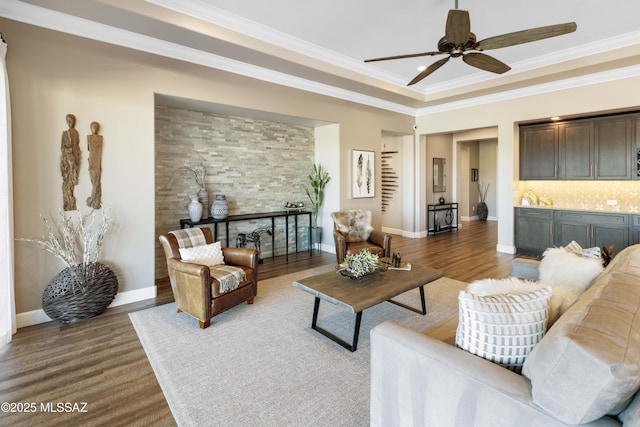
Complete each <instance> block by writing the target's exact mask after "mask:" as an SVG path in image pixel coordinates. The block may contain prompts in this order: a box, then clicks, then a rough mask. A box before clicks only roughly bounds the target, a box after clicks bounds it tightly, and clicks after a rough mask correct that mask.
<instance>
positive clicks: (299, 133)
mask: <svg viewBox="0 0 640 427" xmlns="http://www.w3.org/2000/svg"><path fill="white" fill-rule="evenodd" d="M155 113H156V117H155V124H156V128H155V135H156V145H155V148H156V149H155V160H156V167H155V170H156V174H155V177H156V182H155V188H156V209H155V211H156V220H155V224H156V234H157V235H158V234H164V233H166V232H168V231H171V230H175V229H177V228H180V219H183V218H188V214H187V205H188V204H189V202H190V197H191V196H193V195H195V194H196V193H197V190H198V187H197V186H196V185H195V184H194V182H193V180H192V179H191V178H189V177H188V176H185V175H184V174H183V173H181V172H179V171H178V169H179V168H180V166H183V165H188V164H189V163H190V162H191V163H196V164H197V163H199V162H200V161H204V163H205V164H206V169H207V178H206V187H207V191H208V193H209V202H210V203H212V202H213V200H214V197H215V195H216V194H224V195H225V196H226V198H227V202H228V204H229V214H230V215H239V214H248V213H261V212H272V211H278V210H282V207H283V206H284V204H285V202H287V201H302V202H304V203H305V205H306V206H309V200H308V198H307V196H306V194H305V192H304V188H305V187H306V186H307V183H308V178H307V177H308V175H309V173H310V172H311V170H312V168H313V162H314V145H315V143H314V129H313V128H311V127H305V126H298V125H291V124H285V123H276V122H271V121H263V120H255V119H250V118H244V117H232V116H222V115H217V114H213V113H207V112H198V111H189V110H183V109H177V108H170V107H163V106H156V108H155ZM293 223H294V221H293V218H291V219H290V226H289V232H290V235H291V237H290V239H289V250H290V251H294V250H295V242H294V239H293V233H294V232H295V229H294V225H293ZM263 226H268V227H270V226H271V220H260V221H252V222H244V221H243V222H232V223H231V224H230V229H229V246H235V242H236V236H237V234H238V233H249V232H251V231H252V230H254V229H256V228H258V227H263ZM307 227H308V220H307V217H300V221H299V224H298V229H299V247H298V248H299V249H306V248H307V247H308V246H307V242H308V240H307V236H308V234H307ZM218 232H219V235H218V237H219V240H221V241H222V244H223V246H225V243H226V242H225V239H226V234H225V227H224V226H218ZM284 240H285V234H284V218H279V219H277V220H276V242H275V247H276V251H275V253H276V255H282V254H284V251H285V243H284ZM261 242H262V247H261V249H262V254H263V257H265V256H266V257H269V256H271V255H272V254H273V251H272V247H271V238H270V237H269V236H267V235H263V236H262V240H261ZM155 272H156V279H159V278H164V277H167V270H166V259H165V257H164V253H163V251H162V248H161V246H160V244H159V243H158V242H156V268H155Z"/></svg>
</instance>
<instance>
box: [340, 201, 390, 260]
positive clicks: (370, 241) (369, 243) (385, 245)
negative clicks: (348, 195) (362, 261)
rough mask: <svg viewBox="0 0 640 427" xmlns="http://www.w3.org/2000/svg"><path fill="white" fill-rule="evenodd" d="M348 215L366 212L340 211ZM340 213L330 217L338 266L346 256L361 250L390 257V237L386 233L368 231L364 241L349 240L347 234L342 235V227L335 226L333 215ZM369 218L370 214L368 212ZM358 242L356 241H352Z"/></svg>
mask: <svg viewBox="0 0 640 427" xmlns="http://www.w3.org/2000/svg"><path fill="white" fill-rule="evenodd" d="M342 212H346V213H347V214H349V213H350V212H353V213H354V214H355V215H358V213H359V212H367V211H342ZM339 213H340V212H334V213H333V214H332V217H333V218H334V223H333V240H334V242H335V245H336V261H337V262H338V264H340V263H341V262H342V261H344V258H345V257H346V256H347V254H350V253H356V252H359V251H361V250H362V249H365V248H367V249H369V251H370V252H371V253H373V254H377V255H378V256H380V257H381V258H382V257H391V235H390V234H387V233H383V232H381V231H378V230H373V229H372V230H370V234H369V237H368V238H367V239H366V240H358V239H353V238H349V236H348V234H349V233H344V227H339V226H338V225H337V224H336V218H337V216H336V215H334V214H339ZM368 215H369V216H370V212H368ZM339 228H342V230H343V231H340V230H339ZM353 240H358V241H353Z"/></svg>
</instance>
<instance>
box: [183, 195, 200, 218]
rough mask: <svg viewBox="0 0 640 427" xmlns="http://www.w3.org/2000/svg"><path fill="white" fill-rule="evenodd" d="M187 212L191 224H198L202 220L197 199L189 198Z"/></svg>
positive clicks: (195, 197)
mask: <svg viewBox="0 0 640 427" xmlns="http://www.w3.org/2000/svg"><path fill="white" fill-rule="evenodd" d="M187 211H188V212H189V219H190V220H191V221H193V222H198V221H200V219H202V204H200V202H199V201H198V197H197V196H194V197H192V198H191V203H189V205H188V206H187Z"/></svg>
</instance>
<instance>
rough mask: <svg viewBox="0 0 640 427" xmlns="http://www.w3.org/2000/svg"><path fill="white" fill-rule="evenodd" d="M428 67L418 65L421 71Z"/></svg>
mask: <svg viewBox="0 0 640 427" xmlns="http://www.w3.org/2000/svg"><path fill="white" fill-rule="evenodd" d="M426 69H427V67H426V66H424V65H421V66H419V67H418V71H420V72H422V71H424V70H426Z"/></svg>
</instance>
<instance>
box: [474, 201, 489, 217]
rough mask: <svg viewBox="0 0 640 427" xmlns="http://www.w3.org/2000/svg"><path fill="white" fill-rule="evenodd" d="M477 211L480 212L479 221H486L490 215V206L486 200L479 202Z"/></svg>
mask: <svg viewBox="0 0 640 427" xmlns="http://www.w3.org/2000/svg"><path fill="white" fill-rule="evenodd" d="M476 213H477V214H478V220H479V221H486V220H487V216H488V215H489V208H488V207H487V204H486V203H485V202H480V203H478V207H477V208H476Z"/></svg>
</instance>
